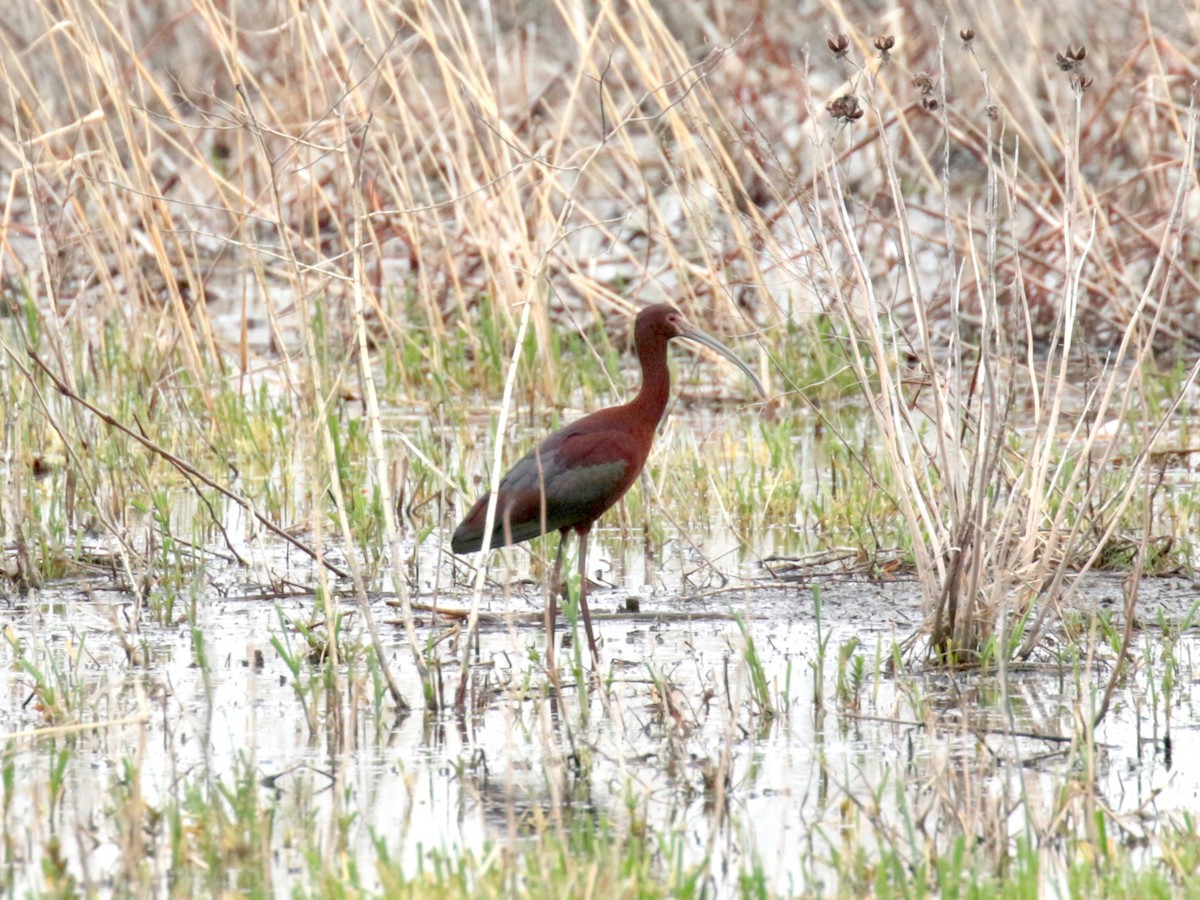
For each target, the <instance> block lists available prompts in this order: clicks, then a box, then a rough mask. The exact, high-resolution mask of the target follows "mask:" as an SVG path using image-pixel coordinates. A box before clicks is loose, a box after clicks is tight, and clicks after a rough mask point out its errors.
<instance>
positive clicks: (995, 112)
mask: <svg viewBox="0 0 1200 900" xmlns="http://www.w3.org/2000/svg"><path fill="white" fill-rule="evenodd" d="M985 112H986V113H987V117H988V118H989V119H991V120H992V121H995V120H996V119H998V118H1000V107H998V106H995V105H994V104H993V105H989V106H988V108H987V109H986V110H985Z"/></svg>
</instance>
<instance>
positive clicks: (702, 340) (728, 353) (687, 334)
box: [679, 325, 767, 398]
mask: <svg viewBox="0 0 1200 900" xmlns="http://www.w3.org/2000/svg"><path fill="white" fill-rule="evenodd" d="M679 336H680V337H682V338H687V339H688V340H689V341H695V342H696V343H697V344H703V345H704V346H705V347H707V348H708V349H709V350H715V351H716V352H717V353H720V354H721V355H722V356H723V357H725V358H726V359H727V360H729V361H730V362H731V363H733V364H734V365H735V366H737V367H738V368H739V369H741V370H742V371H743V372H745V373H746V377H747V378H749V379H750V383H751V384H753V385H754V389H755V390H756V391H758V395H759V396H760V397H763V398H765V397H766V396H767V392H766V391H764V390H763V386H762V384H760V383H759V380H758V378H757V377H756V376H755V374H754V372H753V371H752V370H751V368H750V367H749V366H748V365H746V363H745V362H744V361H743V360H742V358H741V357H740V356H738V355H737V354H736V353H734V352H733V351H732V350H730V349H729V348H728V347H726V346H725V345H724V344H722V343H721V342H720V341H718V340H717V339H716V338H715V337H710V336H709V335H707V334H705V333H704V332H703V331H701V330H700V329H699V328H695V327H693V326H691V325H682V326H679Z"/></svg>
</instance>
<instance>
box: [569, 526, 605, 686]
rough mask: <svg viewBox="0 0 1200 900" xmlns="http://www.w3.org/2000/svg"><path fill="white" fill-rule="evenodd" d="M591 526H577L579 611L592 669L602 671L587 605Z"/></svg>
mask: <svg viewBox="0 0 1200 900" xmlns="http://www.w3.org/2000/svg"><path fill="white" fill-rule="evenodd" d="M590 530H591V529H590V528H576V529H575V533H576V534H577V535H579V611H580V612H582V613H583V627H584V628H585V629H586V630H587V639H588V650H590V651H591V654H592V669H593V671H596V672H599V671H600V654H599V653H597V652H596V635H595V634H594V633H593V632H592V614H591V613H590V612H588V605H587V583H588V579H587V545H588V532H589V531H590Z"/></svg>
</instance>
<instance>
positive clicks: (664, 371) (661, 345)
mask: <svg viewBox="0 0 1200 900" xmlns="http://www.w3.org/2000/svg"><path fill="white" fill-rule="evenodd" d="M637 354H638V361H639V362H641V364H642V386H641V388H639V389H638V392H637V396H636V397H634V398H633V400H632V401H631V402H630V404H629V406H630V407H631V411H632V412H633V413H634V414H635V417H636V418H637V419H638V420H640V421H642V422H645V423H647V424H648V425H649V426H650V430H651V432H653V430H654V429H655V428H657V427H658V423H659V422H660V421H661V420H662V417H663V413H664V412H666V409H667V401H668V400H670V398H671V376H670V370H668V368H667V342H666V341H665V340H660V339H657V338H652V339H650V340H647V341H645V342H644V343H640V344H639V345H638V348H637Z"/></svg>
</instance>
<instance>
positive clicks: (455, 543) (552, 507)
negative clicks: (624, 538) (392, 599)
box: [450, 304, 762, 667]
mask: <svg viewBox="0 0 1200 900" xmlns="http://www.w3.org/2000/svg"><path fill="white" fill-rule="evenodd" d="M674 337H684V338H689V339H691V340H694V341H697V342H699V343H702V344H705V345H706V346H708V347H710V348H712V349H714V350H716V351H717V352H719V353H721V354H722V355H724V356H726V357H727V358H729V359H730V360H732V361H733V362H734V363H736V364H737V365H738V366H739V367H740V368H741V369H742V370H743V371H744V372H745V373H746V374H747V375H749V376H750V379H751V380H752V381H753V383H754V386H755V387H756V388H757V389H758V391H759V393H760V394H761V393H762V387H761V386H760V385H759V383H758V379H756V378H755V377H754V374H753V372H751V371H750V369H749V367H747V366H746V364H745V363H744V362H742V361H741V360H740V359H738V358H737V356H735V355H734V354H733V352H732V351H731V350H729V349H728V348H727V347H725V346H724V345H723V344H721V343H719V342H718V341H716V340H714V339H713V338H710V337H709V336H708V335H706V334H704V333H703V332H701V331H698V330H697V329H695V328H693V327H692V326H691V325H689V324H688V323H687V321H686V320H685V319H684V318H683V316H682V315H681V314H680V313H679V311H678V310H676V309H675V308H674V307H672V306H669V305H667V304H658V305H656V306H651V307H647V308H646V309H644V310H642V312H641V313H639V314H638V317H637V320H636V322H635V323H634V342H635V344H636V345H637V354H638V359H639V361H640V362H641V366H642V385H641V389H640V390H639V391H638V393H637V396H636V397H634V398H633V400H631V401H630V402H629V403H625V404H622V405H621V406H614V407H610V408H608V409H602V410H599V411H598V412H594V413H592V414H591V415H588V416H584V417H583V418H582V419H579V420H578V421H576V422H573V423H571V424H570V425H567V426H566V427H565V428H562V429H560V430H559V431H556V432H554V434H552V435H550V436H549V437H548V438H546V439H545V440H544V441H542V443H541V444H539V445H538V446H537V447H536V448H535V449H533V450H532V451H530V452H529V453H527V454H526V455H525V456H523V457H522V458H521V459H520V460H518V461H517V463H516V465H514V466H513V467H512V469H510V470H509V471H508V473H507V474H506V475H505V476H504V477H503V478H502V479H501V480H500V485H499V490H498V491H497V497H496V512H495V518H494V525H493V528H492V533H491V540H490V541H489V542H488V543H489V546H490V547H502V546H505V545H508V544H516V543H520V542H521V541H527V540H529V539H530V538H534V537H537V536H538V535H542V534H548V533H550V532H552V531H558V532H559V533H560V534H561V535H562V542H561V543H560V544H559V549H558V557H557V559H556V561H555V570H554V585H553V587H552V590H551V599H550V606H549V607H548V608H547V611H546V612H547V617H546V628H547V632H548V636H549V646H548V651H547V658H548V662H549V665H550V666H551V667H552V666H553V658H554V657H553V654H554V647H553V645H554V616H555V609H554V607H555V594H556V593H557V591H558V587H559V575H560V571H561V566H562V552H563V546H564V545H565V544H566V539H567V535H568V533H569V532H570V531H572V530H574V531H575V532H576V533H577V534H578V535H579V540H580V550H579V571H580V576H581V586H580V608H581V611H582V612H583V617H584V625H585V627H586V629H587V635H588V644H589V648H590V650H591V652H592V656H593V660H595V658H596V642H595V638H594V637H593V634H592V623H591V616H590V614H589V613H588V608H587V599H586V590H587V564H586V560H587V535H588V532H589V531H590V530H591V528H592V525H594V524H595V522H596V520H597V519H599V518H600V517H601V516H602V515H603V514H604V513H605V512H607V511H608V510H609V508H611V507H612V506H613V505H614V504H615V503H616V502H617V501H618V500H620V499H621V497H622V496H624V494H625V492H626V491H628V490H629V488H630V486H631V485H632V484H633V483H634V481H636V480H637V477H638V475H639V474H640V473H641V471H642V467H643V466H644V465H645V464H646V458H647V457H648V456H649V455H650V447H651V445H652V444H653V442H654V432H655V430H656V429H657V427H658V423H659V422H660V421H661V420H662V417H663V413H664V412H665V411H666V408H667V401H668V399H669V398H670V388H671V386H670V373H669V370H668V368H667V342H668V341H670V340H671V339H672V338H674ZM490 497H491V495H490V494H485V495H484V496H483V497H481V498H479V500H477V501H476V503H475V505H474V506H473V507H471V510H470V511H469V512H468V513H467V515H466V517H465V518H464V519H463V520H462V522H461V523H460V524H459V526H458V528H456V529H455V531H454V536H453V538H452V539H451V542H450V547H451V549H452V550H453V551H454V552H455V553H460V554H461V553H471V552H474V551H478V550H481V549H483V544H484V535H485V531H486V524H487V523H486V520H487V513H488V504H489V499H490Z"/></svg>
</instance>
